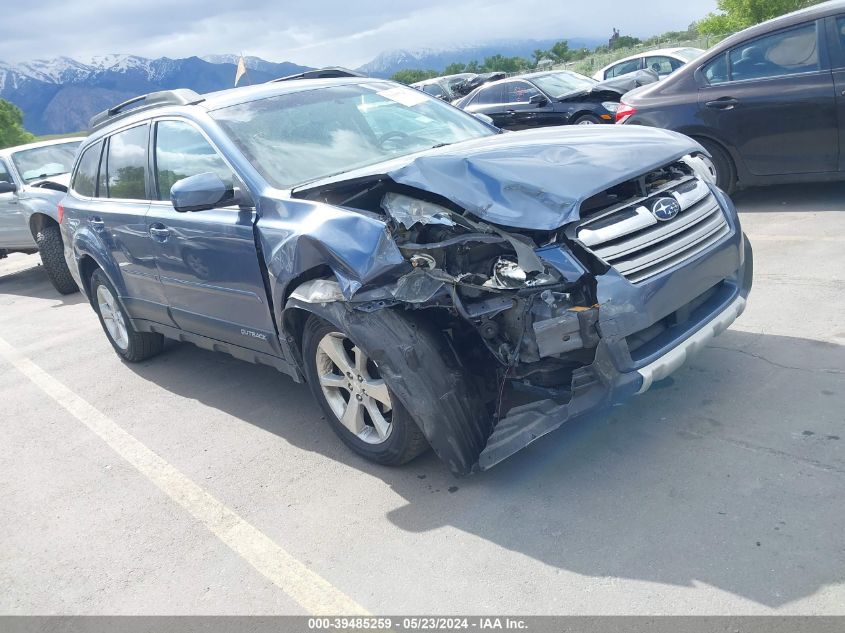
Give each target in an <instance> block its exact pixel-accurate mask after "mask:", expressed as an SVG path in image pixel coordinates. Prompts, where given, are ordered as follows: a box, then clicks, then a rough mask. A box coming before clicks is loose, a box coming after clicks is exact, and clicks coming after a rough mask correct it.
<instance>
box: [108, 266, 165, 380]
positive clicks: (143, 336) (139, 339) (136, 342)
mask: <svg viewBox="0 0 845 633" xmlns="http://www.w3.org/2000/svg"><path fill="white" fill-rule="evenodd" d="M91 303H92V304H93V306H94V310H95V311H96V312H97V316H99V317H100V325H102V326H103V330H104V331H105V333H106V337H107V338H108V339H109V343H111V345H112V347H113V348H114V351H116V352H117V354H118V356H120V357H121V358H123V359H124V360H127V361H129V362H130V363H137V362H139V361H142V360H145V359H147V358H150V357H151V356H155V355H156V354H158V353H160V352H161V350H162V349H163V348H164V337H163V336H162V335H161V334H154V333H152V332H139V331H137V330H136V329H135V328H134V327H133V326H132V321H130V319H129V317H128V315H127V314H126V312H125V311H124V310H123V306H122V305H121V304H120V302H119V301H118V299H117V291H116V290H115V289H114V286H112V285H111V282H110V281H109V280H108V279H107V278H106V276H105V274H103V271H101V270H99V269H97V270H95V271H94V273H93V274H92V275H91Z"/></svg>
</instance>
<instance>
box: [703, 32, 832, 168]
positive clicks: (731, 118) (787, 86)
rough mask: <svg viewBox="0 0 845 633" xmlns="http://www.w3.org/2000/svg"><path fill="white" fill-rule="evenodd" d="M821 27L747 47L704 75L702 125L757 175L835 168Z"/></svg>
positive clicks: (771, 37)
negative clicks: (719, 137) (820, 36)
mask: <svg viewBox="0 0 845 633" xmlns="http://www.w3.org/2000/svg"><path fill="white" fill-rule="evenodd" d="M820 24H821V23H819V25H817V23H816V22H809V23H807V24H804V25H801V26H797V27H793V28H790V29H786V30H783V31H779V32H777V33H773V34H771V35H766V36H764V37H760V38H757V39H755V40H751V41H747V42H744V43H742V44H740V45H738V46H736V47H734V48H732V49H731V50H730V51H728V52H727V54H726V56H724V57H722V56H720V57H719V58H718V59H716V60H714V61H712V62H711V63H710V64H708V65H707V66H705V68H704V76H705V78H706V79H707V80H708V82H709V85H708V86H705V87H702V88H701V89H700V90H699V112H700V114H701V118H702V120H703V122H704V124H705V126H706V127H708V128H710V129H713V130H715V131H717V133H718V134H719V135H721V137H722V138H723V139H724V140H725V142H727V143H729V144H731V145H733V146H734V147H735V148H736V150H737V151H738V152H739V154H740V155H741V157H742V160H743V161H744V163H745V166H746V167H747V168H748V170H749V171H750V172H751V173H752V174H754V175H757V176H769V175H776V174H803V173H822V172H830V171H836V170H837V168H838V167H837V165H838V160H839V132H838V124H837V117H836V100H835V97H834V90H833V78H832V76H831V72H830V70H829V69H828V68H827V64H826V50H825V49H823V48H822V47H821V46H820V44H822V45H823V44H824V39H822V38H819V34H820V33H821V28H820Z"/></svg>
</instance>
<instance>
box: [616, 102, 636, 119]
mask: <svg viewBox="0 0 845 633" xmlns="http://www.w3.org/2000/svg"><path fill="white" fill-rule="evenodd" d="M636 113H637V109H636V108H635V107H634V106H631V105H628V104H627V103H620V104H619V107H618V108H617V109H616V122H617V123H624V122H625V119H627V118H628V117H629V116H631V115H632V114H636Z"/></svg>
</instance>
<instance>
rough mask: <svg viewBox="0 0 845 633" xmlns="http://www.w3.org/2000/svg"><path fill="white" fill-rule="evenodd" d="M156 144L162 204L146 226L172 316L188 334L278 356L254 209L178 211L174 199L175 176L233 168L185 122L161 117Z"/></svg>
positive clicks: (226, 176) (226, 173)
mask: <svg viewBox="0 0 845 633" xmlns="http://www.w3.org/2000/svg"><path fill="white" fill-rule="evenodd" d="M154 148H155V154H154V160H155V162H154V165H155V169H154V171H155V176H156V192H155V193H156V197H157V198H158V201H153V203H152V204H151V206H150V210H149V213H148V214H147V231H148V233H149V239H150V240H151V243H152V244H153V245H154V248H155V253H156V265H157V267H158V271H159V277H160V279H161V283H162V284H163V287H164V293H165V295H166V297H167V301H168V303H169V305H170V312H171V314H172V316H173V319H174V320H175V321H176V323H177V325H178V326H179V327H180V328H181V329H183V330H185V331H187V332H193V333H195V334H199V335H201V336H205V337H208V338H212V339H216V340H219V341H225V342H227V343H232V344H235V345H238V346H240V347H246V348H249V349H253V350H257V351H260V352H265V353H268V354H273V355H276V356H278V355H280V352H279V345H278V339H277V337H276V334H275V327H274V325H273V321H272V316H271V311H270V306H269V305H268V304H267V293H266V291H265V286H264V278H263V276H262V272H261V268H260V267H259V262H258V254H257V251H256V246H255V237H254V233H253V225H254V223H255V220H256V217H255V210H254V209H245V208H239V207H231V206H228V207H226V206H221V207H219V208H216V209H210V210H207V211H197V212H192V213H180V212H178V211H176V210H175V209H174V208H173V205H172V204H171V203H170V201H169V200H170V187H172V186H173V184H174V183H175V182H176V181H177V180H181V179H182V178H186V177H188V176H194V175H196V174H200V173H205V172H215V173H217V174H218V175H219V176H220V177H221V178H222V179H223V181H224V182H226V183H230V184H234V183H235V182H236V181H237V179H236V176H235V175H234V173H233V171H232V169H231V168H230V167H229V166H228V164H227V163H226V162H225V161H224V160H223V158H222V157H221V156H220V154H219V153H218V152H217V150H216V149H215V148H214V147H213V146H212V145H211V143H210V142H209V141H208V140H207V139H206V137H205V135H204V134H203V133H202V132H200V130H199V129H198V128H197V127H195V126H194V125H193V124H192V123H189V122H187V121H183V120H161V121H158V122H157V123H156V124H155V141H154Z"/></svg>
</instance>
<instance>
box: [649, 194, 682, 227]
mask: <svg viewBox="0 0 845 633" xmlns="http://www.w3.org/2000/svg"><path fill="white" fill-rule="evenodd" d="M680 212H681V205H680V204H678V201H677V200H675V199H674V198H658V199H657V200H655V201H654V202H653V203H652V205H651V214H652V215H653V216H654V217H655V218H657V219H658V220H660V221H661V222H666V221H668V220H671V219H672V218H674V217H675V216H676V215H678V214H679V213H680Z"/></svg>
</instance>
